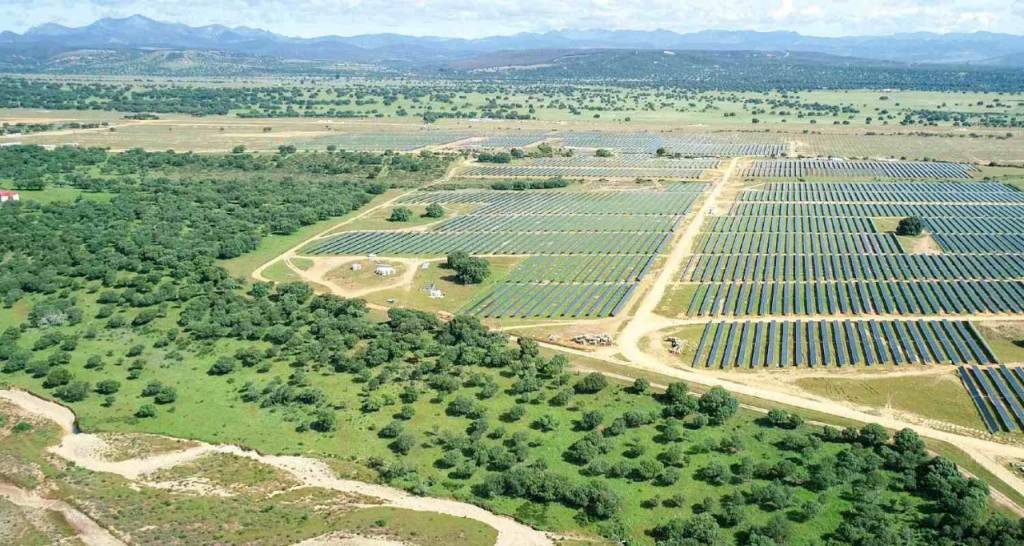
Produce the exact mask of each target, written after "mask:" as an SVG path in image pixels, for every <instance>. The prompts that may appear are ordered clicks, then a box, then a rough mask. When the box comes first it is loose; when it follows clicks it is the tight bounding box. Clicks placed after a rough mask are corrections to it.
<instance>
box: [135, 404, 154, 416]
mask: <svg viewBox="0 0 1024 546" xmlns="http://www.w3.org/2000/svg"><path fill="white" fill-rule="evenodd" d="M135 416H136V417H138V418H140V419H146V418H148V417H156V406H154V405H153V404H143V405H141V406H139V409H137V410H135Z"/></svg>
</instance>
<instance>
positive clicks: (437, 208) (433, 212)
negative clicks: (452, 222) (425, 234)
mask: <svg viewBox="0 0 1024 546" xmlns="http://www.w3.org/2000/svg"><path fill="white" fill-rule="evenodd" d="M424 216H426V217H427V218H441V217H442V216H444V209H443V208H441V205H438V204H437V203H431V204H429V205H427V211H426V213H425V214H424Z"/></svg>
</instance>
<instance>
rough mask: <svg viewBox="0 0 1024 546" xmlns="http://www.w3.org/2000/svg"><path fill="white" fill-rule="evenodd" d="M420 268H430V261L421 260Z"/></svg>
mask: <svg viewBox="0 0 1024 546" xmlns="http://www.w3.org/2000/svg"><path fill="white" fill-rule="evenodd" d="M420 269H430V262H423V263H421V264H420Z"/></svg>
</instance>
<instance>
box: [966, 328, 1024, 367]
mask: <svg viewBox="0 0 1024 546" xmlns="http://www.w3.org/2000/svg"><path fill="white" fill-rule="evenodd" d="M975 326H976V327H977V328H978V331H979V332H980V333H981V334H982V335H983V336H984V337H985V341H987V342H988V345H989V347H991V348H992V352H993V353H995V355H996V358H997V359H999V361H1000V362H1004V363H1014V364H1020V363H1024V323H1022V322H1016V321H999V322H996V321H992V322H976V323H975Z"/></svg>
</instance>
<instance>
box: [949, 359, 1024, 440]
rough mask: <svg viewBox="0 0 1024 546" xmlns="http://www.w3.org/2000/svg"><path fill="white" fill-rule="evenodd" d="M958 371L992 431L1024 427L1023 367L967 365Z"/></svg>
mask: <svg viewBox="0 0 1024 546" xmlns="http://www.w3.org/2000/svg"><path fill="white" fill-rule="evenodd" d="M957 371H958V372H959V374H960V380H961V381H963V384H964V387H965V388H966V389H967V393H968V394H969V395H970V397H971V400H973V401H974V405H975V406H977V408H978V413H979V414H980V415H981V420H982V421H984V422H985V426H986V427H988V430H989V432H1014V431H1018V430H1022V429H1024V369H1022V368H1014V369H1010V368H1007V367H1006V366H1003V365H999V366H989V367H985V368H979V367H978V366H971V367H966V366H965V367H962V368H960V369H959V370H957Z"/></svg>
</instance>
